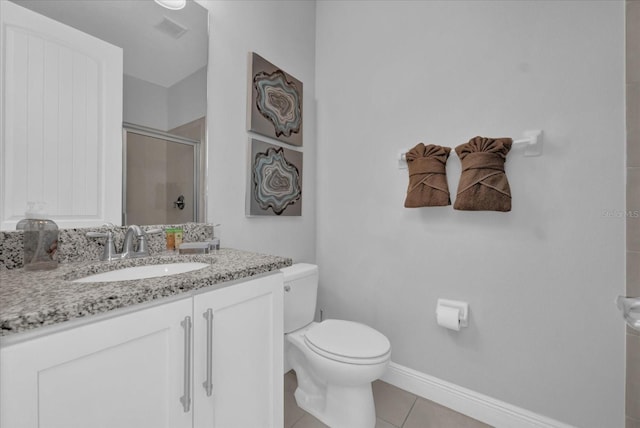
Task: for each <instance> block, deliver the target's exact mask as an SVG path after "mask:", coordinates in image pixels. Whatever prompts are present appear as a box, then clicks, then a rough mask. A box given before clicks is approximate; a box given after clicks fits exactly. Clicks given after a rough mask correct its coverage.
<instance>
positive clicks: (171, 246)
mask: <svg viewBox="0 0 640 428" xmlns="http://www.w3.org/2000/svg"><path fill="white" fill-rule="evenodd" d="M165 235H166V236H167V250H168V251H176V250H178V248H180V244H182V228H179V227H170V228H168V229H165Z"/></svg>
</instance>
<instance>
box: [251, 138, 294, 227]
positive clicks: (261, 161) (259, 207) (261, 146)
mask: <svg viewBox="0 0 640 428" xmlns="http://www.w3.org/2000/svg"><path fill="white" fill-rule="evenodd" d="M249 187H250V188H249V190H248V191H247V196H248V201H247V214H248V215H277V216H281V215H283V216H299V215H301V213H302V153H300V152H297V151H295V150H290V149H286V148H284V147H279V146H276V145H273V144H269V143H266V142H264V141H260V140H256V139H251V179H250V183H249Z"/></svg>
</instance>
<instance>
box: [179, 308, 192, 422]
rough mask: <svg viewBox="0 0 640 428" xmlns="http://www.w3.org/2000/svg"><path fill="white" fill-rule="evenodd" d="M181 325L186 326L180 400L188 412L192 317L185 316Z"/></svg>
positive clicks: (189, 406) (189, 402)
mask: <svg viewBox="0 0 640 428" xmlns="http://www.w3.org/2000/svg"><path fill="white" fill-rule="evenodd" d="M180 325H181V326H182V327H183V328H184V395H183V396H182V397H180V402H181V403H182V408H183V409H184V412H185V413H187V412H188V411H189V409H190V408H191V317H189V316H187V317H184V321H181V322H180Z"/></svg>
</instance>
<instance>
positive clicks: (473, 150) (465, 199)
mask: <svg viewBox="0 0 640 428" xmlns="http://www.w3.org/2000/svg"><path fill="white" fill-rule="evenodd" d="M512 142H513V141H512V140H511V138H484V137H475V138H472V139H471V140H469V142H468V143H465V144H461V145H459V146H458V147H456V153H458V157H459V158H460V161H461V162H462V175H461V176H460V184H459V185H458V195H457V197H456V201H455V203H454V204H453V208H454V209H456V210H467V211H511V189H510V188H509V181H508V180H507V175H506V174H505V172H504V162H505V160H506V158H507V153H509V150H510V149H511V144H512Z"/></svg>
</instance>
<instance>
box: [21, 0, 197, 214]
mask: <svg viewBox="0 0 640 428" xmlns="http://www.w3.org/2000/svg"><path fill="white" fill-rule="evenodd" d="M12 1H13V2H14V3H16V4H18V5H20V6H22V7H25V8H27V9H31V10H33V11H34V12H37V13H39V14H41V15H45V16H47V17H49V18H51V19H54V20H56V21H58V22H62V23H63V24H66V25H68V26H71V27H74V28H76V29H78V30H80V31H82V32H84V33H88V34H90V35H92V36H94V37H97V38H99V39H101V40H104V41H106V42H108V43H111V44H113V45H116V46H119V47H121V48H122V49H123V56H124V79H123V82H124V85H123V86H124V94H123V95H124V96H123V120H124V122H125V123H124V124H123V135H124V145H125V147H126V149H127V151H130V154H129V155H127V151H125V153H124V156H123V157H124V159H123V161H124V162H125V164H124V165H123V209H124V210H125V212H124V213H123V224H133V223H135V224H170V223H182V222H185V221H204V219H205V213H204V207H205V206H206V204H205V195H204V190H203V189H205V183H204V178H205V177H206V171H205V167H206V93H207V91H206V80H207V69H206V67H207V59H208V41H209V35H208V11H207V10H206V9H205V8H203V7H202V6H200V5H199V4H197V3H195V2H194V1H192V0H187V3H186V6H185V7H184V8H183V9H181V10H177V11H175V10H169V9H166V8H163V7H162V6H160V5H159V4H157V3H156V2H154V1H151V0H129V1H122V0H92V1H78V0H12ZM155 137H158V138H157V145H154V144H155V141H156V140H155V139H154V138H155ZM139 139H142V140H145V143H146V145H145V146H137V147H133V146H134V144H133V141H137V140H139ZM128 142H129V143H128ZM174 143H175V144H174ZM185 143H186V145H185ZM149 144H151V145H149ZM172 146H175V148H174V147H172ZM187 146H188V150H186V151H187V152H190V153H186V154H184V153H183V152H185V150H184V148H185V147H187ZM160 153H162V156H159V154H160ZM176 153H178V154H176ZM151 155H154V156H151ZM188 156H190V157H188ZM151 157H153V158H155V159H156V160H158V159H159V158H162V159H163V160H162V161H160V162H155V163H154V162H147V161H146V159H147V158H151ZM185 159H186V160H185ZM127 162H133V163H132V164H128V163H127ZM145 168H146V169H145ZM163 169H164V170H163ZM127 170H129V173H127ZM176 171H177V172H184V174H182V175H183V176H184V177H176ZM127 175H130V176H132V177H135V178H133V179H131V180H127ZM146 182H148V183H147V184H148V187H146V188H142V187H141V183H143V184H144V183H146ZM132 185H133V187H134V188H133V189H132ZM185 186H186V187H185ZM134 192H138V193H137V194H143V195H146V196H147V198H146V199H145V203H143V204H140V203H138V204H137V205H136V204H133V203H132V200H137V201H139V200H140V198H137V197H136V196H135V194H136V193H134ZM127 195H129V198H128V199H129V203H128V204H127ZM132 198H133V199H132ZM127 205H129V206H132V207H133V206H134V205H135V208H131V209H132V210H135V215H133V214H132V215H129V214H128V213H127V212H126V207H127ZM147 207H148V209H147ZM185 208H186V209H185ZM143 211H144V212H143ZM146 211H148V212H146ZM185 216H186V217H185Z"/></svg>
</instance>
